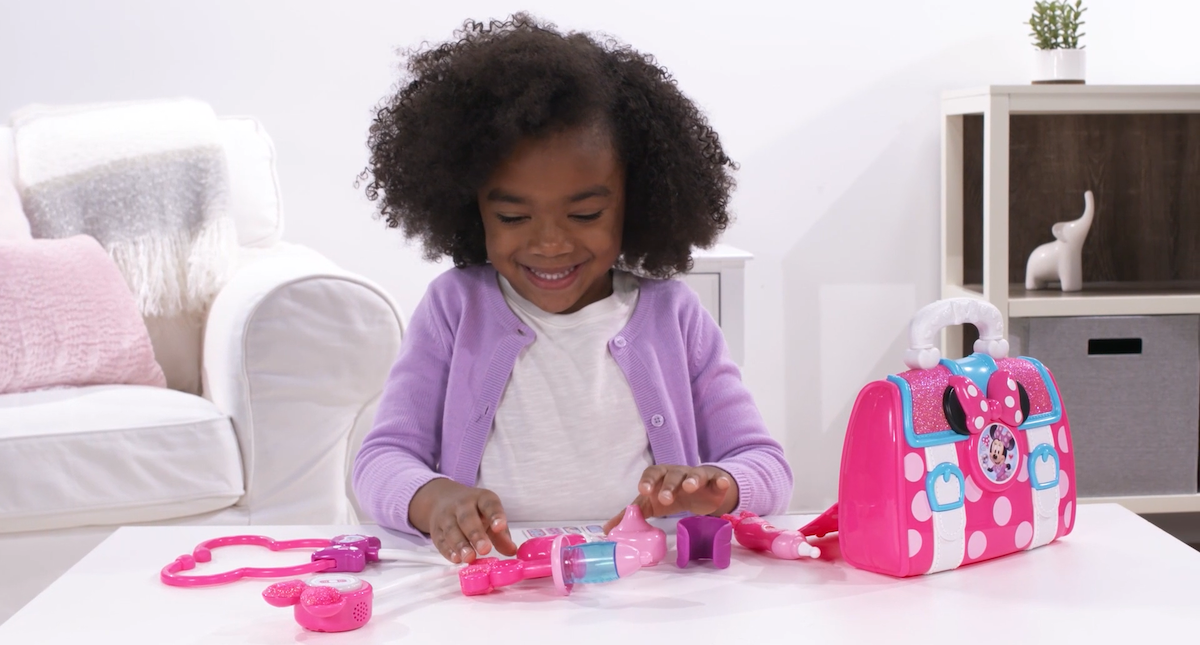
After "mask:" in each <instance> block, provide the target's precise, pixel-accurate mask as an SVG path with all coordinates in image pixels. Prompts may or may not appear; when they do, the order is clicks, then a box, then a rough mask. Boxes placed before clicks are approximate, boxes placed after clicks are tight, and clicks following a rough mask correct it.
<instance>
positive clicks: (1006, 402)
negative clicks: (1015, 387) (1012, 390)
mask: <svg viewBox="0 0 1200 645" xmlns="http://www.w3.org/2000/svg"><path fill="white" fill-rule="evenodd" d="M1016 404H1017V402H1016V401H1014V400H1013V398H1012V397H1011V396H1006V397H1004V405H1006V406H1008V407H1010V408H1011V407H1012V406H1014V405H1016Z"/></svg>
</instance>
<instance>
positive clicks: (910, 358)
mask: <svg viewBox="0 0 1200 645" xmlns="http://www.w3.org/2000/svg"><path fill="white" fill-rule="evenodd" d="M966 323H971V324H972V325H975V327H976V328H978V329H979V340H976V341H975V347H974V349H975V351H976V352H979V353H981V354H987V355H989V356H991V357H992V358H1005V357H1006V356H1008V341H1007V340H1005V339H1004V316H1003V315H1002V314H1001V313H1000V310H999V309H997V308H996V306H995V305H993V304H992V303H990V302H988V301H986V300H979V299H978V298H947V299H945V300H938V301H936V302H932V303H930V304H928V305H925V306H924V307H922V308H921V310H920V311H918V312H917V314H916V315H915V316H913V319H912V322H911V323H909V327H908V341H909V348H908V351H906V352H905V353H904V364H905V365H908V367H909V368H910V369H914V370H916V369H921V370H928V369H933V368H934V367H937V364H938V362H939V361H941V360H942V353H941V351H939V350H938V348H937V347H936V346H935V345H934V343H933V340H934V337H935V336H936V335H937V333H938V332H939V331H941V330H942V328H943V327H949V326H951V325H963V324H966Z"/></svg>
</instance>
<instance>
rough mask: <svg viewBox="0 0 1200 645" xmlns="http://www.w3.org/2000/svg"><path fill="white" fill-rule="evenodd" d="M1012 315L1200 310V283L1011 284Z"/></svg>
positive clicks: (1094, 314)
mask: <svg viewBox="0 0 1200 645" xmlns="http://www.w3.org/2000/svg"><path fill="white" fill-rule="evenodd" d="M1008 293H1009V296H1008V297H1009V301H1008V315H1009V316H1012V317H1014V318H1035V317H1042V316H1162V315H1171V314H1200V283H1195V282H1178V283H1143V284H1138V283H1091V284H1089V283H1085V284H1084V285H1083V290H1081V291H1072V292H1064V291H1061V290H1058V289H1044V290H1037V291H1026V290H1025V287H1024V286H1023V285H1011V286H1010V287H1009V291H1008Z"/></svg>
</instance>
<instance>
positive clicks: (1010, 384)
mask: <svg viewBox="0 0 1200 645" xmlns="http://www.w3.org/2000/svg"><path fill="white" fill-rule="evenodd" d="M1008 389H1010V390H1016V389H1017V384H1016V382H1015V381H1013V380H1012V379H1008Z"/></svg>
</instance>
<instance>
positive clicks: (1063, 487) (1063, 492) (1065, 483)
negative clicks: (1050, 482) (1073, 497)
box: [1058, 470, 1071, 499]
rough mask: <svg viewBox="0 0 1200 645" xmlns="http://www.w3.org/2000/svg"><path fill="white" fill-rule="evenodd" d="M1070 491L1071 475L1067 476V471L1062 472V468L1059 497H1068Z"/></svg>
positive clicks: (1059, 477)
mask: <svg viewBox="0 0 1200 645" xmlns="http://www.w3.org/2000/svg"><path fill="white" fill-rule="evenodd" d="M1070 492H1071V479H1070V478H1069V477H1067V473H1065V472H1062V471H1061V470H1060V471H1059V472H1058V497H1059V499H1062V498H1064V497H1066V496H1067V493H1070Z"/></svg>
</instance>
